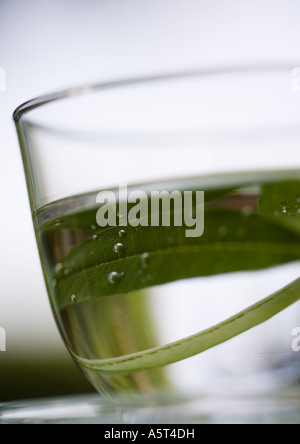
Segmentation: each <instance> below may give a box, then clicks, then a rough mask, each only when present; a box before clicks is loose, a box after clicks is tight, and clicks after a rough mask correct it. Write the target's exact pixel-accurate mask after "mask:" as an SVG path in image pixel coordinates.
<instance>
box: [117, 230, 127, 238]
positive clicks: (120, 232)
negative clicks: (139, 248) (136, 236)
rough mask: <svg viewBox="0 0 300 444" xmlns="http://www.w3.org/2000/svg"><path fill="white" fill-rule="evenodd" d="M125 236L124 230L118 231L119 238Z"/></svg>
mask: <svg viewBox="0 0 300 444" xmlns="http://www.w3.org/2000/svg"><path fill="white" fill-rule="evenodd" d="M126 236H127V233H126V231H125V230H120V231H119V237H126Z"/></svg>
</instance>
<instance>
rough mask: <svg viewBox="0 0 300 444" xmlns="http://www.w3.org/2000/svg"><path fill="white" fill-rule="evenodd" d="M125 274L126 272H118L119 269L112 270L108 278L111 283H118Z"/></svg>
mask: <svg viewBox="0 0 300 444" xmlns="http://www.w3.org/2000/svg"><path fill="white" fill-rule="evenodd" d="M124 276H125V273H118V272H117V271H112V272H111V273H110V274H109V275H108V277H107V280H108V282H109V283H110V284H112V285H114V284H118V283H119V282H120V280H121V279H122V278H123V277H124Z"/></svg>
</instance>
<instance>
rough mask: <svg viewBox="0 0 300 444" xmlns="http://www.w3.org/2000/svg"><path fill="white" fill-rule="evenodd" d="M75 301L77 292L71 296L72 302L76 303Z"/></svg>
mask: <svg viewBox="0 0 300 444" xmlns="http://www.w3.org/2000/svg"><path fill="white" fill-rule="evenodd" d="M75 301H76V296H75V294H73V296H71V302H72V304H74V302H75Z"/></svg>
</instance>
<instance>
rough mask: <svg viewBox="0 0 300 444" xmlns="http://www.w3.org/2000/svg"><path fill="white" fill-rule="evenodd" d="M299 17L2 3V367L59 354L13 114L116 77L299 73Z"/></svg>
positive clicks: (225, 9)
mask: <svg viewBox="0 0 300 444" xmlns="http://www.w3.org/2000/svg"><path fill="white" fill-rule="evenodd" d="M299 17H300V2H299V0H264V1H261V0H252V1H251V2H250V1H246V0H225V1H224V0H188V1H187V0H114V1H111V0H97V1H96V0H85V1H83V0H51V1H50V0H26V1H24V0H1V2H0V67H3V68H4V69H5V71H6V76H7V90H6V92H0V128H1V131H0V159H1V160H0V190H1V219H0V252H1V254H0V326H1V327H4V328H5V329H6V333H7V352H6V353H5V354H4V353H1V354H0V367H1V361H3V360H4V359H5V360H10V359H11V360H13V359H15V358H16V357H17V356H18V357H20V356H23V357H24V359H25V358H26V359H30V357H31V356H33V355H36V354H39V355H40V354H42V353H44V354H48V355H50V354H53V353H57V354H59V353H60V354H62V355H63V354H65V353H66V352H65V350H64V347H63V346H62V344H61V340H60V337H59V335H58V333H57V330H56V326H55V324H54V321H53V318H52V314H51V312H50V307H49V304H48V300H47V295H46V291H45V287H44V283H43V278H42V274H41V269H40V264H39V259H38V254H37V248H36V244H35V239H34V233H33V227H32V223H31V216H30V211H29V204H28V198H27V192H26V186H25V180H24V175H23V169H22V163H21V159H20V154H19V147H18V141H17V138H16V134H15V129H14V125H13V122H12V117H11V116H12V113H13V111H14V109H15V108H16V107H17V106H18V105H19V104H20V103H22V102H24V101H25V100H28V99H31V98H33V97H35V96H38V95H41V94H44V93H48V92H52V91H56V90H59V89H61V88H65V87H69V86H74V85H78V84H81V83H86V82H95V81H97V82H99V81H102V80H103V81H105V80H108V79H112V78H120V77H123V76H130V75H137V74H148V73H155V72H161V71H170V70H176V69H184V68H195V67H200V66H208V65H210V66H211V65H214V66H219V65H226V64H232V63H233V64H238V63H248V64H249V63H250V64H251V63H252V62H253V63H259V62H264V63H265V62H268V61H274V60H283V61H285V60H290V59H293V60H295V66H300V46H299V42H300V26H299ZM297 62H298V63H297ZM299 100H300V96H299ZM4 384H5V381H3V380H2V381H0V394H1V386H2V387H3V386H4ZM0 400H1V399H0Z"/></svg>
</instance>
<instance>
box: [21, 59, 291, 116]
mask: <svg viewBox="0 0 300 444" xmlns="http://www.w3.org/2000/svg"><path fill="white" fill-rule="evenodd" d="M294 63H296V62H295V61H294ZM295 66H296V65H295V64H293V61H290V62H284V63H282V62H281V63H280V62H276V63H267V64H252V65H234V66H227V67H225V66H223V67H214V68H201V69H194V70H185V71H177V72H166V73H160V74H153V75H149V76H137V77H128V78H122V79H115V80H111V81H107V82H105V81H103V82H101V83H90V84H85V85H81V86H77V87H73V88H68V89H63V90H60V91H58V92H54V93H50V94H46V95H43V96H39V97H37V98H34V99H32V100H29V101H26V102H24V103H23V104H21V105H20V106H18V107H17V108H16V110H15V111H14V113H13V119H14V121H15V123H16V124H17V123H18V122H19V121H20V120H21V118H22V117H23V116H24V115H26V114H28V113H30V112H31V111H33V110H35V109H37V108H40V107H42V106H44V105H48V104H50V103H53V102H56V101H60V100H64V99H68V98H71V97H72V98H74V97H76V96H77V97H79V96H82V95H85V94H91V93H93V92H98V91H101V90H108V89H115V88H122V87H126V86H133V85H139V84H140V85H141V84H146V83H154V82H159V81H165V80H176V79H183V78H189V77H191V78H192V77H199V76H203V77H204V76H209V75H224V74H238V73H241V74H245V73H255V72H272V71H273V72H280V71H286V70H292V69H293V68H294V67H295Z"/></svg>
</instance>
